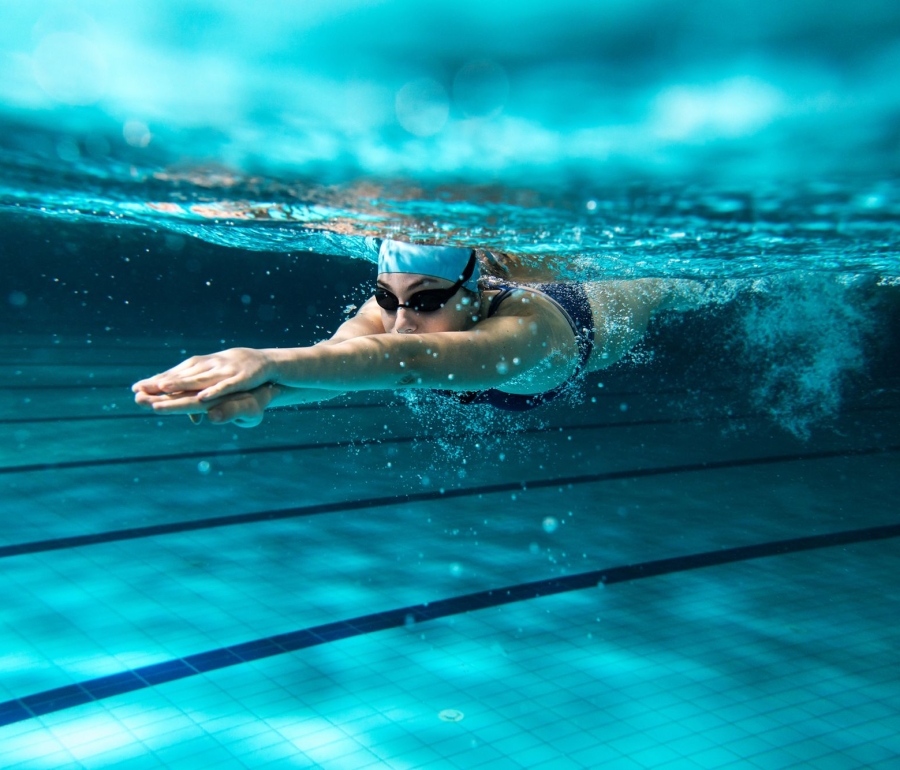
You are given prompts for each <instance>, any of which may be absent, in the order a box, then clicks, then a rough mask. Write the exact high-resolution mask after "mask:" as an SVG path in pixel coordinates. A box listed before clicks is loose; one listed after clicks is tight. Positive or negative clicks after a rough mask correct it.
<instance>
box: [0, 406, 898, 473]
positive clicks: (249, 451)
mask: <svg viewBox="0 0 900 770" xmlns="http://www.w3.org/2000/svg"><path fill="white" fill-rule="evenodd" d="M390 405H391V404H360V405H356V406H354V405H352V404H348V405H347V406H345V407H342V408H345V409H354V408H360V409H367V408H374V407H387V406H390ZM318 408H319V407H312V409H313V410H316V409H318ZM896 408H897V406H869V407H857V408H855V409H847V410H845V411H844V412H843V414H853V413H857V412H883V411H891V410H892V409H896ZM125 416H126V415H122V416H121V418H124V417H125ZM764 416H765V415H762V414H740V415H728V416H723V415H714V416H712V417H677V418H671V417H669V418H659V419H649V420H617V421H613V422H594V423H583V424H575V425H552V426H549V427H536V428H525V429H523V430H517V431H507V430H494V431H484V432H483V433H482V434H481V435H487V436H501V435H507V434H510V435H534V434H536V433H555V432H562V431H577V430H604V429H608V428H634V427H646V426H650V425H685V424H690V423H700V424H702V423H705V422H715V421H725V422H734V421H737V420H752V419H762V418H763V417H764ZM151 417H153V418H157V419H159V418H160V416H159V415H151ZM2 422H3V421H2V420H0V423H2ZM431 438H433V436H431V435H429V434H421V435H415V436H391V437H379V438H361V439H347V440H345V441H323V442H316V441H311V442H306V443H303V444H276V445H274V446H261V447H235V448H234V449H206V450H195V451H191V452H171V453H168V454H158V455H136V456H132V457H104V458H98V459H93V460H61V461H59V462H49V463H29V464H22V465H2V466H0V476H3V475H9V474H14V473H37V472H41V471H62V470H74V469H78V468H100V467H104V466H111V465H132V464H136V463H158V462H170V461H176V460H203V459H209V458H213V459H214V458H216V457H235V456H241V455H256V454H272V453H278V452H303V451H310V450H315V449H344V448H349V447H362V446H378V445H381V444H411V443H412V442H414V441H426V440H429V439H431ZM441 438H446V439H447V440H451V441H452V440H456V441H458V440H462V439H465V438H468V435H467V434H466V435H464V434H451V435H448V436H441Z"/></svg>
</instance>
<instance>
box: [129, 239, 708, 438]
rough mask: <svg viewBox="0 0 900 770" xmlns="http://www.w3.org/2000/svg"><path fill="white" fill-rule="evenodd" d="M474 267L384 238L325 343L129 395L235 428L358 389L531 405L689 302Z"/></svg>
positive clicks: (455, 253)
mask: <svg viewBox="0 0 900 770" xmlns="http://www.w3.org/2000/svg"><path fill="white" fill-rule="evenodd" d="M489 257H490V255H487V258H489ZM507 272H512V271H511V270H509V269H508V268H507ZM479 273H480V265H479V262H478V259H477V256H476V253H475V252H474V251H473V250H471V249H462V248H454V247H445V246H419V245H412V244H407V243H401V242H399V241H391V240H386V241H384V242H383V243H382V244H381V247H380V250H379V255H378V278H377V283H376V288H375V293H374V295H373V296H372V297H371V298H370V299H369V300H368V301H367V302H366V303H365V304H364V305H363V306H362V307H361V308H360V309H359V311H358V312H357V313H356V315H355V316H353V317H352V318H350V319H349V320H348V321H346V322H345V323H344V324H343V325H341V327H340V328H339V329H338V330H337V332H336V333H335V334H334V336H332V337H331V339H328V340H325V341H323V342H320V343H318V344H316V345H313V346H311V347H305V348H270V349H267V350H255V349H251V348H233V349H231V350H225V351H222V352H220V353H213V354H212V355H206V356H195V357H193V358H189V359H188V360H187V361H184V362H183V363H181V364H179V365H178V366H176V367H174V368H172V369H170V370H168V371H166V372H163V373H162V374H158V375H156V376H154V377H150V378H148V379H145V380H141V381H140V382H137V383H135V385H134V386H133V388H132V390H134V392H135V394H136V395H135V401H136V402H137V403H138V404H139V405H141V406H143V407H146V408H149V409H153V410H154V411H156V412H158V413H161V414H189V415H191V419H192V420H193V421H194V422H199V421H200V419H201V418H202V415H203V414H207V415H208V417H209V419H210V420H211V421H212V422H215V423H229V422H232V423H235V424H237V425H240V426H243V427H252V426H254V425H258V424H259V423H260V422H261V421H262V416H263V412H264V411H265V409H267V408H270V407H275V406H287V405H290V404H300V403H308V402H312V401H322V400H325V399H328V398H333V397H334V396H337V395H339V394H340V393H343V392H347V391H360V390H385V389H388V390H393V389H397V388H427V389H432V390H440V391H444V392H448V393H450V394H454V395H455V397H457V398H459V399H460V400H461V401H462V402H463V403H488V404H492V405H494V406H496V407H498V408H501V409H512V410H523V409H530V408H533V407H536V406H539V405H541V404H543V403H547V402H548V401H550V400H552V399H554V398H556V397H557V396H559V395H560V394H561V393H563V392H564V391H565V390H566V389H567V388H568V387H569V385H570V384H571V383H572V381H573V380H575V379H576V378H577V377H578V376H579V375H581V374H583V373H584V372H590V371H594V370H597V369H602V368H603V367H606V366H609V365H610V364H612V363H614V362H615V361H617V360H619V359H620V358H621V357H622V355H624V353H625V352H626V351H627V350H628V349H629V348H630V347H631V346H632V345H633V344H634V343H635V342H636V341H637V340H638V339H640V337H641V335H642V334H643V333H644V331H645V330H646V328H647V323H648V321H649V320H650V315H651V313H652V312H653V311H655V310H660V309H669V308H677V309H685V308H686V306H690V304H691V294H692V293H693V292H692V288H691V284H690V282H688V281H669V282H664V281H661V280H656V279H644V280H635V281H612V282H605V283H590V284H577V283H575V284H564V283H556V284H539V285H537V286H524V285H517V284H512V283H502V282H496V281H489V280H488V281H481V282H480V281H479Z"/></svg>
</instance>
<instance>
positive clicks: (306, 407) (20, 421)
mask: <svg viewBox="0 0 900 770" xmlns="http://www.w3.org/2000/svg"><path fill="white" fill-rule="evenodd" d="M395 403H398V402H394V401H385V402H384V403H381V404H328V405H325V404H298V405H297V406H292V407H291V408H290V410H285V412H284V414H290V413H291V412H326V411H331V410H335V411H337V410H339V409H380V408H382V407H387V406H394V405H395ZM164 419H167V416H166V415H164V414H156V413H154V412H139V413H137V414H86V415H77V416H75V417H8V418H0V425H28V424H29V423H48V422H52V423H58V422H90V421H94V422H103V421H105V420H164ZM0 473H2V471H0Z"/></svg>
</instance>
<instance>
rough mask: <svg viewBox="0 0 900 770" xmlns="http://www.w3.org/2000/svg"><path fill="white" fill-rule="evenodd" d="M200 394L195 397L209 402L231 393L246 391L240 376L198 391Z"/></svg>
mask: <svg viewBox="0 0 900 770" xmlns="http://www.w3.org/2000/svg"><path fill="white" fill-rule="evenodd" d="M198 390H200V392H199V393H198V394H197V397H198V398H199V399H200V400H201V401H209V400H211V399H213V398H220V397H221V396H227V395H229V394H231V393H238V392H240V391H242V390H246V388H245V386H244V383H243V378H242V377H240V376H235V377H229V378H228V379H227V380H222V381H221V382H218V383H216V384H214V385H212V386H211V387H208V388H205V389H202V390H201V389H199V388H198Z"/></svg>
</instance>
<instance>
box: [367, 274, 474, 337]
mask: <svg viewBox="0 0 900 770" xmlns="http://www.w3.org/2000/svg"><path fill="white" fill-rule="evenodd" d="M451 286H453V282H452V281H447V280H445V279H443V278H433V277H431V276H430V275H416V274H414V273H381V274H380V275H379V276H378V287H379V288H381V289H385V290H387V291H389V292H390V293H391V294H393V295H394V296H395V297H396V298H397V299H398V300H399V301H400V304H403V305H405V304H406V303H407V302H409V300H410V297H412V296H413V294H415V293H416V292H418V291H426V290H428V289H449V288H450V287H451ZM478 311H479V308H478V306H477V304H476V303H474V302H473V301H472V295H471V293H469V292H467V291H464V290H463V289H460V290H459V291H457V292H456V294H454V295H453V297H451V298H450V299H449V300H448V301H447V304H445V305H444V307H442V308H440V309H438V310H435V311H434V312H432V313H425V312H421V311H416V310H410V309H409V308H405V307H400V308H397V309H396V310H393V311H388V310H385V309H384V308H381V321H382V323H383V324H384V330H385V331H386V332H388V333H390V334H429V333H431V332H459V331H465V330H466V329H469V328H471V327H472V326H474V324H475V322H476V320H477V316H478ZM473 316H474V317H475V320H473Z"/></svg>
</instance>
